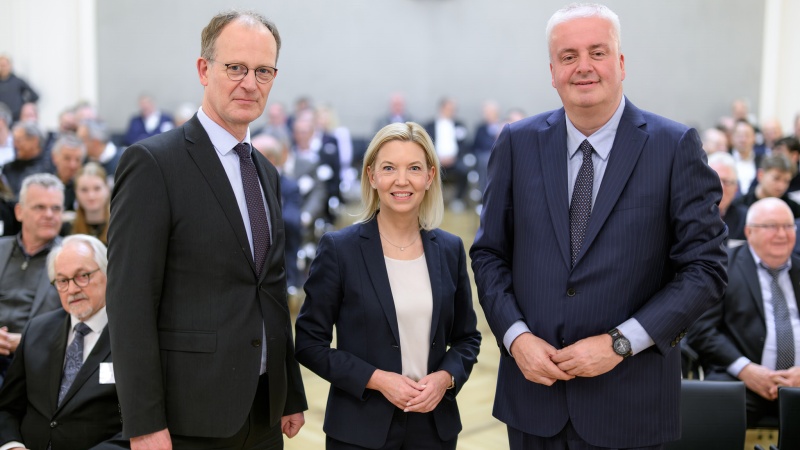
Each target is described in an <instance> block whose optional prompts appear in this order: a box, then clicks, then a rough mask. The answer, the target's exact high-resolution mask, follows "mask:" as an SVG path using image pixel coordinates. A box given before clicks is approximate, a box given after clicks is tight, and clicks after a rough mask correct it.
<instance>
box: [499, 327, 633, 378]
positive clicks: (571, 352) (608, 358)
mask: <svg viewBox="0 0 800 450" xmlns="http://www.w3.org/2000/svg"><path fill="white" fill-rule="evenodd" d="M511 354H512V355H513V356H514V360H515V361H516V362H517V366H519V368H520V370H521V371H522V374H523V375H524V376H525V379H527V380H528V381H532V382H534V383H538V384H543V385H545V386H551V385H552V384H553V383H555V382H556V381H557V380H564V381H567V380H571V379H573V378H575V377H596V376H598V375H602V374H604V373H606V372H609V371H610V370H611V369H613V368H614V367H616V366H617V364H619V363H620V362H622V359H623V358H622V356H620V355H618V354H616V353H615V352H614V350H613V348H612V347H611V336H610V335H608V334H601V335H599V336H592V337H588V338H586V339H581V340H580V341H578V342H575V343H574V344H572V345H570V346H567V347H564V348H562V349H560V350H559V349H556V348H555V347H553V346H552V345H550V344H549V343H547V341H545V340H544V339H541V338H539V337H536V336H534V335H533V334H532V333H523V334H521V335H519V336H517V338H516V339H514V342H512V343H511Z"/></svg>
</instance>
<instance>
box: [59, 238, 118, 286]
mask: <svg viewBox="0 0 800 450" xmlns="http://www.w3.org/2000/svg"><path fill="white" fill-rule="evenodd" d="M78 244H82V245H85V246H87V247H89V248H90V249H92V257H93V258H94V262H96V263H97V267H99V268H100V272H103V275H108V250H107V249H106V246H105V245H104V244H103V243H102V242H100V239H97V238H96V237H94V236H89V235H87V234H73V235H71V236H67V237H65V238H64V239H63V240H62V241H61V243H60V244H59V245H58V246H57V247H55V248H54V249H52V250H50V253H49V254H48V255H47V276H48V277H49V278H50V281H51V282H52V281H53V280H55V279H56V258H58V255H60V254H61V252H62V251H63V250H64V249H65V248H66V247H67V246H73V245H78Z"/></svg>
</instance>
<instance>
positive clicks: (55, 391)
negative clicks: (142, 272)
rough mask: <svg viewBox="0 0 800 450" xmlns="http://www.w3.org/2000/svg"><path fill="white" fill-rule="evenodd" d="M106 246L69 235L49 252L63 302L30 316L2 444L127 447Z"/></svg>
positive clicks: (0, 403)
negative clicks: (110, 320) (111, 332)
mask: <svg viewBox="0 0 800 450" xmlns="http://www.w3.org/2000/svg"><path fill="white" fill-rule="evenodd" d="M107 266H108V260H107V259H106V247H105V246H104V245H103V243H102V242H100V241H99V240H97V239H96V238H94V237H92V236H87V235H83V234H76V235H73V236H69V237H67V238H65V239H64V241H63V244H62V245H60V246H58V247H56V248H54V249H53V250H52V251H51V252H50V255H49V256H48V258H47V272H48V275H49V279H50V280H51V283H52V284H53V286H55V288H56V289H57V290H58V295H59V297H60V299H61V306H62V308H61V309H58V310H56V311H52V312H49V313H47V314H43V315H42V316H40V317H37V318H35V319H33V320H31V322H30V324H29V325H28V327H27V328H26V329H25V333H24V335H23V340H22V344H21V345H20V347H19V350H18V351H17V355H16V357H15V358H14V362H13V363H12V364H11V368H10V369H9V371H8V379H7V380H6V383H5V385H4V386H3V390H2V391H0V450H7V449H17V448H31V449H44V448H54V449H59V448H61V449H69V448H72V449H87V448H91V449H96V450H98V449H115V448H128V445H129V444H128V443H127V442H126V441H123V440H122V439H121V435H122V421H121V418H122V417H121V413H120V410H119V405H118V401H117V390H116V385H115V384H114V370H113V368H112V367H113V366H112V360H111V341H110V340H109V337H108V329H107V327H106V325H107V324H108V316H107V315H106V267H107Z"/></svg>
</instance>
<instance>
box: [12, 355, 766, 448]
mask: <svg viewBox="0 0 800 450" xmlns="http://www.w3.org/2000/svg"><path fill="white" fill-rule="evenodd" d="M751 362H752V361H750V360H749V359H747V358H745V357H744V356H740V357H739V358H738V359H737V360H736V361H734V362H733V364H731V365H730V366H728V373H729V374H731V376H734V377H736V378H739V373H741V372H742V369H744V366H746V365H748V364H750V363H751ZM0 450H2V449H0Z"/></svg>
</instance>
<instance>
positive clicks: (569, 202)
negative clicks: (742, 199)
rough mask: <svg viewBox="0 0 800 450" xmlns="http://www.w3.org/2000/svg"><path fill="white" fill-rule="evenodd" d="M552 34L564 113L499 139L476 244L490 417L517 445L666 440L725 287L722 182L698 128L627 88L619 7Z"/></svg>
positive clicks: (570, 19) (556, 20)
mask: <svg viewBox="0 0 800 450" xmlns="http://www.w3.org/2000/svg"><path fill="white" fill-rule="evenodd" d="M547 39H548V45H549V50H550V71H551V74H552V84H553V87H555V88H556V90H557V91H558V94H559V96H560V97H561V100H562V103H563V105H564V107H563V108H561V109H558V110H555V111H550V112H546V113H543V114H539V115H537V116H533V117H530V118H527V119H524V120H521V121H519V122H515V123H512V124H510V125H508V126H506V127H505V129H504V130H503V131H502V133H501V134H500V136H499V138H498V140H497V142H496V144H495V146H494V149H493V150H492V156H491V159H490V161H489V177H488V179H489V181H488V185H487V188H486V192H485V194H484V209H483V213H482V217H481V226H480V229H479V230H478V234H477V236H476V238H475V244H474V245H473V247H472V249H471V252H470V254H471V257H472V267H473V270H474V272H475V280H476V283H477V285H478V294H479V296H480V302H481V305H482V307H483V309H484V311H485V313H486V317H487V320H488V322H489V325H490V326H491V328H492V331H493V333H494V335H495V336H496V338H497V341H498V345H499V346H500V348H501V352H502V356H501V361H500V368H499V373H498V381H497V393H496V397H495V405H494V415H495V417H497V418H498V419H500V420H501V421H503V422H504V423H506V424H507V425H508V433H509V442H510V445H511V448H512V449H565V448H569V449H598V448H602V449H608V448H615V449H622V448H624V449H637V448H646V449H659V448H663V445H664V443H665V442H668V441H671V440H675V439H677V438H678V437H679V404H678V402H679V391H680V373H681V372H680V352H679V350H678V349H677V348H676V346H677V345H678V342H679V341H680V340H681V339H682V338H683V336H684V334H685V330H686V328H687V327H688V326H689V325H691V324H692V322H694V321H695V319H697V318H698V317H699V316H700V315H701V314H702V313H703V312H704V311H705V310H706V309H707V308H709V307H710V306H711V305H713V304H714V303H715V302H718V301H719V299H720V298H721V296H722V294H723V291H724V290H725V285H726V282H727V274H726V271H725V265H726V262H727V260H726V254H725V251H724V248H723V241H724V239H725V237H726V235H727V231H726V228H725V225H724V223H723V222H722V221H721V219H720V216H719V210H718V203H719V201H720V198H721V186H720V183H719V178H718V177H717V176H716V175H715V173H714V172H713V171H712V170H711V169H710V168H709V167H708V166H707V165H706V163H705V159H704V158H705V157H704V153H703V150H702V147H701V142H700V138H699V136H698V134H697V132H696V131H695V130H693V129H689V128H687V127H685V126H683V125H681V124H678V123H675V122H672V121H670V120H668V119H665V118H663V117H659V116H656V115H654V114H651V113H648V112H646V111H642V110H640V109H638V108H637V107H636V106H634V105H633V103H631V102H630V101H629V100H628V99H626V98H625V97H624V96H623V94H622V80H623V79H624V78H625V59H624V56H623V55H622V54H621V53H620V27H619V18H618V17H617V15H616V14H614V13H613V12H612V11H611V10H609V9H608V8H606V7H604V6H601V5H571V6H568V7H565V8H563V9H561V10H559V11H558V12H556V13H555V14H554V15H553V17H551V19H550V21H549V22H548V25H547ZM571 207H572V208H573V211H570V208H571Z"/></svg>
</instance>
